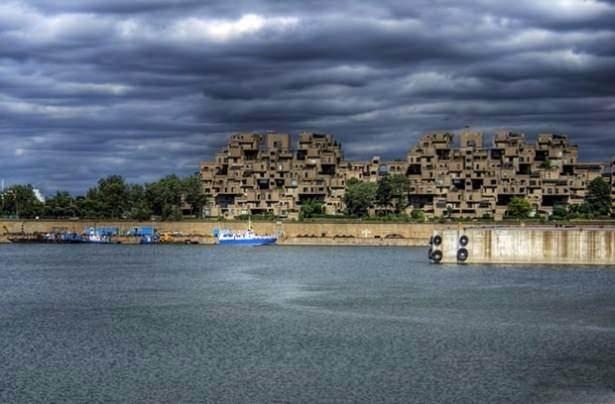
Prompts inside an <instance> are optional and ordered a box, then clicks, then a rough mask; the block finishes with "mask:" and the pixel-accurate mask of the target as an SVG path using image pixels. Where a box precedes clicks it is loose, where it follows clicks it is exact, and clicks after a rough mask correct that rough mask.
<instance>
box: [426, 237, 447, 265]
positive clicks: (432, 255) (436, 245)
mask: <svg viewBox="0 0 615 404" xmlns="http://www.w3.org/2000/svg"><path fill="white" fill-rule="evenodd" d="M428 255H429V261H431V262H433V263H434V264H439V263H440V261H442V256H443V255H442V236H441V235H439V234H435V235H433V236H432V237H431V239H430V240H429V253H428Z"/></svg>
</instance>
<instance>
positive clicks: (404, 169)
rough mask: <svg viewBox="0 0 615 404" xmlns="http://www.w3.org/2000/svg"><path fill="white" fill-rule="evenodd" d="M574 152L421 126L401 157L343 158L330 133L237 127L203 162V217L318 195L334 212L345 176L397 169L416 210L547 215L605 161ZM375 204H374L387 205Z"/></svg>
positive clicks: (278, 207) (555, 139) (288, 211)
mask: <svg viewBox="0 0 615 404" xmlns="http://www.w3.org/2000/svg"><path fill="white" fill-rule="evenodd" d="M577 154H578V148H577V146H576V145H573V144H570V142H569V140H568V138H567V136H564V135H555V134H540V135H538V138H537V141H536V142H535V143H527V142H526V138H525V135H523V134H519V133H512V132H500V133H497V134H496V135H495V137H494V138H493V143H492V145H491V147H486V146H485V142H484V138H483V134H482V133H477V132H471V131H465V132H463V133H461V134H460V136H459V142H458V145H456V144H455V136H454V135H453V134H452V133H449V132H440V133H430V134H426V135H424V136H423V137H422V138H421V139H420V141H419V142H418V143H417V144H416V145H415V146H413V147H412V148H411V149H410V151H409V152H408V153H407V155H406V159H405V161H403V160H402V161H382V160H381V159H380V158H379V157H377V156H376V157H373V158H372V159H371V160H369V161H347V160H344V159H343V154H342V150H341V147H340V145H339V144H338V143H337V142H336V141H335V140H334V138H333V137H332V136H331V135H327V134H317V133H302V134H300V135H299V138H298V142H297V143H296V145H293V142H292V141H291V137H290V135H288V134H278V133H266V134H260V133H239V134H235V135H232V136H231V138H230V140H229V143H228V145H227V146H226V147H225V148H224V149H223V150H222V151H221V152H220V153H217V154H216V160H215V161H214V162H203V163H202V164H201V178H202V181H203V188H204V190H205V193H206V194H207V195H208V196H209V198H208V200H209V206H208V207H207V210H206V212H205V213H206V214H207V215H210V216H225V217H235V216H238V215H243V214H259V213H268V214H273V215H276V216H281V217H289V218H293V217H297V215H298V212H299V210H300V206H301V204H302V203H304V202H305V201H307V200H318V201H321V202H322V203H323V205H324V207H325V211H326V213H328V214H333V215H339V214H343V212H344V208H345V206H344V192H345V189H346V182H347V181H348V180H350V179H351V178H356V179H358V180H361V181H368V182H376V181H378V179H379V178H381V177H382V176H384V175H391V174H400V175H405V176H406V177H407V179H408V185H409V195H408V201H409V206H408V208H407V213H410V212H411V211H412V210H413V209H422V210H423V211H424V212H425V213H426V214H427V216H438V217H446V216H450V217H470V218H476V217H478V218H480V217H487V216H489V217H494V218H496V219H499V218H502V217H503V216H504V214H505V211H506V207H507V205H508V203H509V202H510V200H511V199H512V198H513V197H515V196H519V197H524V198H527V199H528V200H529V201H530V203H531V204H532V206H533V208H534V210H535V212H536V213H547V214H548V213H550V212H552V210H553V208H554V207H555V206H558V205H568V204H575V203H580V202H582V201H583V200H584V197H585V193H586V189H587V184H588V183H589V182H590V181H591V180H592V179H594V178H596V177H598V176H600V175H602V174H603V171H604V168H605V165H604V164H602V163H580V162H578V161H577ZM613 164H614V165H615V162H614V163H613ZM613 189H614V192H615V180H613ZM377 208H378V207H376V209H374V210H373V211H374V212H375V211H378V210H380V211H383V210H386V209H377Z"/></svg>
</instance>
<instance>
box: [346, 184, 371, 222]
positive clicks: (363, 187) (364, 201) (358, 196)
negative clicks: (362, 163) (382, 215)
mask: <svg viewBox="0 0 615 404" xmlns="http://www.w3.org/2000/svg"><path fill="white" fill-rule="evenodd" d="M377 188H378V184H376V183H374V182H363V181H359V180H357V179H356V178H351V179H350V180H348V181H347V182H346V193H345V194H344V203H345V204H346V212H347V214H348V215H351V216H360V217H362V216H367V214H368V209H369V208H370V207H372V206H373V205H374V202H375V200H376V190H377Z"/></svg>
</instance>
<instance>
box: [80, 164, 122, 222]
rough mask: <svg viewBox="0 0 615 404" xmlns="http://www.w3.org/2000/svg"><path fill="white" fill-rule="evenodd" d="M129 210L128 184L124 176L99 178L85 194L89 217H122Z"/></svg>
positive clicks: (85, 208) (85, 210)
mask: <svg viewBox="0 0 615 404" xmlns="http://www.w3.org/2000/svg"><path fill="white" fill-rule="evenodd" d="M127 211H128V186H127V185H126V183H125V182H124V178H122V177H121V176H119V175H110V176H108V177H106V178H102V179H100V180H98V184H97V186H95V187H94V188H90V189H89V190H88V192H87V194H86V196H85V201H84V212H86V215H87V217H92V218H105V219H121V218H124V217H126V212H127Z"/></svg>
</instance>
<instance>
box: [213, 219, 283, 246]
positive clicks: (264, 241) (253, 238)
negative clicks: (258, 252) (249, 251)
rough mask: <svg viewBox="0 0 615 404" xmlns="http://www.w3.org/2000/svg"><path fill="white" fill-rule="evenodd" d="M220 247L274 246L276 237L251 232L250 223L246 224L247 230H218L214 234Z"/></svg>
mask: <svg viewBox="0 0 615 404" xmlns="http://www.w3.org/2000/svg"><path fill="white" fill-rule="evenodd" d="M215 236H216V238H217V239H218V244H220V245H239V246H260V245H270V244H275V243H276V241H278V237H277V236H275V235H262V236H260V235H258V234H256V233H254V231H253V230H252V222H248V230H243V231H232V230H220V231H216V232H215Z"/></svg>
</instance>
